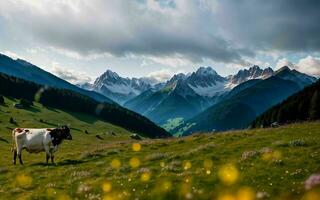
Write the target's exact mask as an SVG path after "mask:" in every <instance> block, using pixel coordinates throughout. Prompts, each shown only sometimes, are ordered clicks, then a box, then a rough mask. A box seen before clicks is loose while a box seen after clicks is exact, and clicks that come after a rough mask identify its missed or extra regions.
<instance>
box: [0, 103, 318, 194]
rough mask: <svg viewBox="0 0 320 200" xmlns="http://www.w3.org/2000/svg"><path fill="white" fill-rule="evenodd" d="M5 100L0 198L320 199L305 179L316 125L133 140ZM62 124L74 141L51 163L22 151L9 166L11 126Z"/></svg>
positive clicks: (93, 122)
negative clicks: (18, 106)
mask: <svg viewBox="0 0 320 200" xmlns="http://www.w3.org/2000/svg"><path fill="white" fill-rule="evenodd" d="M5 101H6V105H5V106H3V105H1V106H0V122H1V123H0V153H1V157H0V199H59V200H67V199H104V200H113V199H219V200H253V199H288V200H291V199H304V200H317V199H319V195H320V190H319V186H315V187H314V185H315V184H314V182H316V181H312V180H311V179H309V177H310V176H312V175H313V174H317V173H319V172H320V123H319V122H310V123H303V124H293V125H288V126H284V127H280V128H273V129H256V130H243V131H234V132H226V133H222V134H204V135H199V134H195V135H193V136H189V137H185V138H172V139H157V140H151V139H143V140H132V139H130V134H131V133H130V132H129V131H126V130H124V129H122V128H119V127H117V126H113V125H111V124H108V123H105V122H102V121H100V120H98V119H95V118H93V117H90V116H86V115H79V114H77V113H66V112H63V111H61V110H55V109H49V108H43V107H42V106H41V105H40V104H35V106H34V107H32V108H31V109H29V110H21V109H15V108H13V103H14V100H9V99H5ZM10 117H12V118H13V119H14V121H15V122H16V123H17V124H13V123H10V122H9V121H10ZM62 123H66V124H70V125H71V127H72V129H71V134H72V136H73V140H72V141H64V142H63V144H62V145H61V148H60V149H59V150H58V152H57V153H56V156H55V157H56V164H49V165H46V164H45V154H44V153H40V154H29V153H28V152H26V151H23V153H22V157H23V160H24V162H25V164H24V165H23V166H22V165H20V164H18V163H17V165H16V166H14V165H13V164H12V152H11V145H12V140H11V129H12V128H14V127H17V126H18V127H55V126H58V125H59V124H62ZM314 177H315V176H314ZM308 179H309V181H307V180H308ZM318 179H319V178H318ZM310 180H311V181H310ZM314 180H316V178H314ZM306 181H307V182H306Z"/></svg>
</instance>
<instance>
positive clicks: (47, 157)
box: [44, 146, 51, 164]
mask: <svg viewBox="0 0 320 200" xmlns="http://www.w3.org/2000/svg"><path fill="white" fill-rule="evenodd" d="M44 149H45V151H46V163H47V164H48V163H49V158H50V156H51V152H50V148H49V147H48V146H45V147H44Z"/></svg>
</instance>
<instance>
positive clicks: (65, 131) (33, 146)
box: [12, 126, 72, 165]
mask: <svg viewBox="0 0 320 200" xmlns="http://www.w3.org/2000/svg"><path fill="white" fill-rule="evenodd" d="M63 140H72V136H71V134H70V129H69V127H68V126H62V127H59V128H43V129H29V128H15V129H14V130H13V131H12V152H13V164H16V159H17V156H18V157H19V161H20V164H22V165H23V161H22V156H21V151H22V150H23V149H26V150H27V151H28V152H29V153H39V152H43V151H45V152H46V163H47V164H48V161H49V158H51V162H52V163H54V155H53V154H54V153H55V152H56V151H57V150H58V147H59V145H60V144H61V143H62V141H63Z"/></svg>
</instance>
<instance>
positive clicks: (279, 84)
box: [173, 66, 317, 135]
mask: <svg viewBox="0 0 320 200" xmlns="http://www.w3.org/2000/svg"><path fill="white" fill-rule="evenodd" d="M316 80H317V79H316V78H314V77H311V76H309V75H306V74H303V73H300V72H298V71H296V70H291V69H289V68H288V67H286V66H285V67H282V68H281V69H279V70H277V71H275V72H274V74H273V75H272V76H270V77H269V78H267V79H253V80H250V81H246V82H244V83H241V84H240V85H238V86H236V87H235V88H233V89H232V90H231V91H230V92H229V93H228V94H227V95H226V96H225V97H223V98H222V100H221V101H220V102H218V103H217V104H214V105H213V106H211V107H209V108H208V109H206V110H205V111H203V112H201V113H199V114H198V115H196V116H194V117H193V118H191V119H189V120H187V121H186V122H184V123H183V124H181V125H180V126H179V127H177V128H176V129H175V130H173V131H174V132H178V133H182V134H183V135H188V134H191V133H193V132H197V131H222V130H229V129H241V128H246V127H248V125H249V124H250V123H251V122H252V121H253V120H254V119H255V118H256V117H258V116H259V115H260V114H262V113H263V112H265V111H266V110H267V109H269V108H270V107H272V106H274V105H276V104H277V103H280V102H281V101H283V100H285V99H286V98H287V97H289V96H290V95H292V94H294V93H296V92H298V91H300V90H302V89H303V88H304V87H306V86H308V85H311V84H312V83H314V82H315V81H316Z"/></svg>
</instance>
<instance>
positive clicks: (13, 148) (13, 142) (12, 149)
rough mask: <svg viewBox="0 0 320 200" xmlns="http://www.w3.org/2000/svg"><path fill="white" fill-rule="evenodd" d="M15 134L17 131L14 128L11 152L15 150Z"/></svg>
mask: <svg viewBox="0 0 320 200" xmlns="http://www.w3.org/2000/svg"><path fill="white" fill-rule="evenodd" d="M15 135H16V131H15V129H13V131H12V147H11V152H13V151H14V150H15V148H16V147H15Z"/></svg>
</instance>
